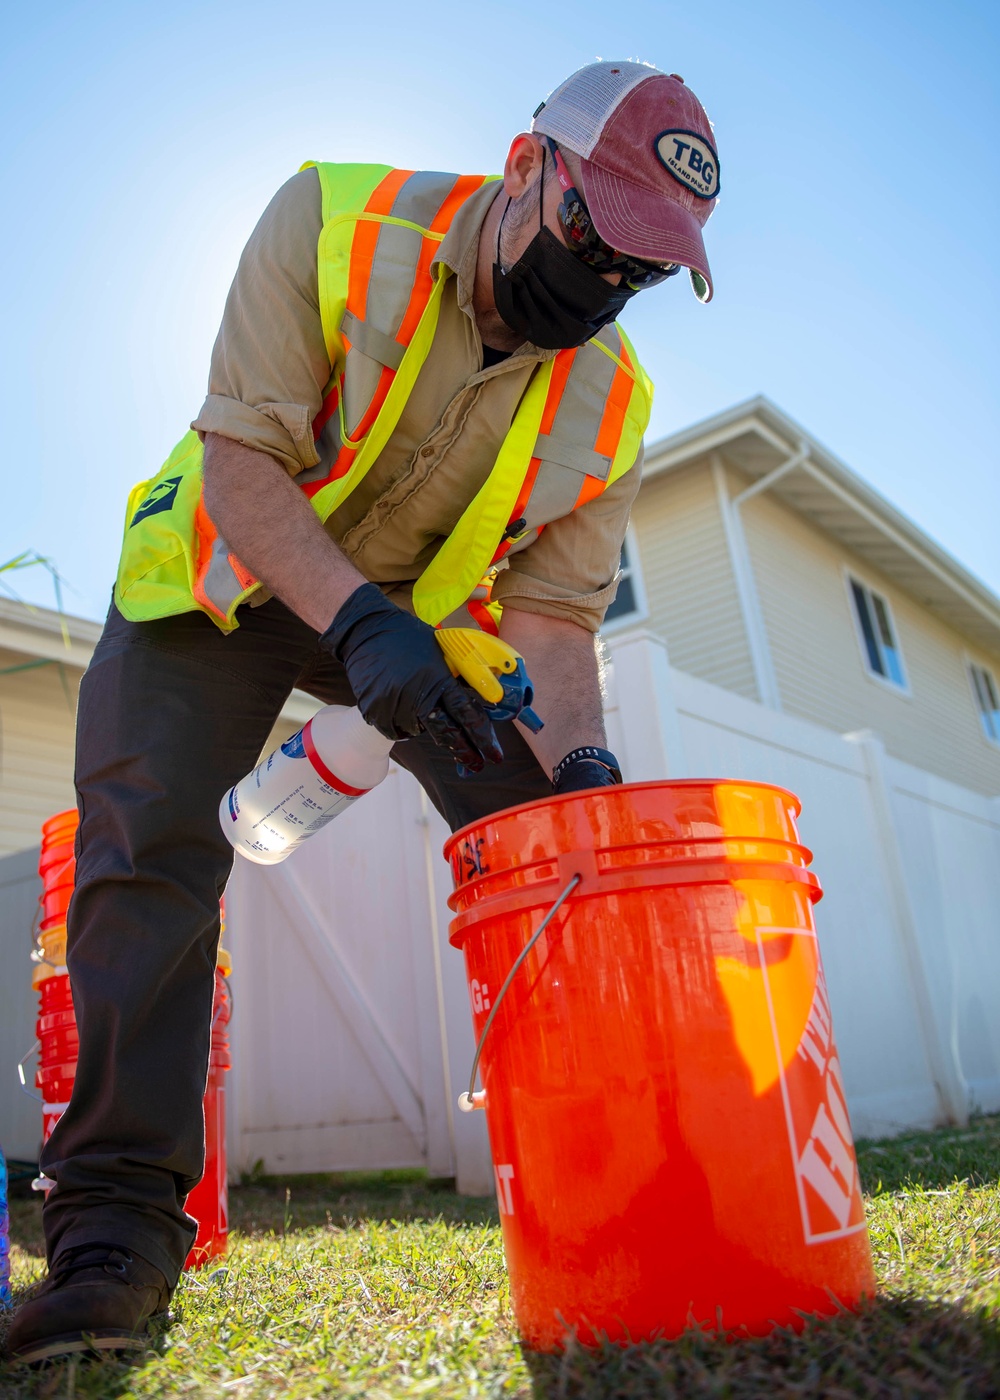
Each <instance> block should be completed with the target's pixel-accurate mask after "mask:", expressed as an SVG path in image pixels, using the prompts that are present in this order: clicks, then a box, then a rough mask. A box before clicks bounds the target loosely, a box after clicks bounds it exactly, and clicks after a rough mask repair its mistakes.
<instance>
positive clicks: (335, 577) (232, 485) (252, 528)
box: [205, 433, 366, 632]
mask: <svg viewBox="0 0 1000 1400" xmlns="http://www.w3.org/2000/svg"><path fill="white" fill-rule="evenodd" d="M205 504H206V506H207V507H208V513H209V515H210V516H211V517H212V522H213V524H214V525H215V527H216V529H217V530H218V532H219V534H220V535H221V536H222V538H223V539H224V540H225V542H226V544H227V545H228V546H229V548H230V549H231V550H232V552H233V553H234V554H235V555H236V557H237V559H239V561H240V563H241V564H243V565H244V566H245V567H246V568H248V569H249V570H250V571H251V573H252V574H254V576H255V577H256V578H259V579H260V581H261V582H262V583H264V584H266V586H267V587H268V588H269V589H271V591H272V592H273V593H275V594H277V596H278V597H279V598H280V599H281V601H282V602H283V603H285V604H286V605H287V606H288V607H290V608H291V609H292V611H293V612H295V613H297V614H298V615H299V617H301V618H302V620H303V622H306V623H308V624H309V626H310V627H315V629H316V631H317V632H324V631H325V630H326V628H327V627H328V626H329V625H330V623H331V622H332V620H333V618H334V616H335V614H336V612H337V610H338V609H339V608H340V606H341V604H342V603H344V602H346V600H347V599H348V598H349V597H350V595H351V594H352V593H353V592H354V590H355V589H356V588H360V586H361V585H362V584H363V583H364V582H365V581H366V580H365V578H364V575H363V574H361V573H359V571H358V570H357V569H356V568H355V567H354V565H353V564H352V563H351V561H350V560H349V559H348V558H347V556H346V555H345V554H344V553H343V552H342V551H341V550H340V549H339V548H338V547H337V545H336V544H335V543H334V541H333V540H332V539H331V538H330V536H329V535H328V534H327V533H326V531H325V530H324V529H323V526H322V524H321V523H320V521H319V518H318V517H317V515H316V512H315V511H314V510H313V508H312V506H311V505H310V504H309V501H308V500H307V499H306V497H305V496H304V495H303V494H302V492H301V491H300V490H299V488H298V487H297V486H296V485H295V483H294V482H293V481H292V479H291V477H290V476H289V475H288V473H287V472H286V471H285V470H284V468H283V467H281V466H280V465H279V464H278V463H277V462H276V461H275V460H274V458H273V457H269V456H268V455H267V453H266V452H256V451H254V449H253V448H251V447H244V446H243V444H242V443H239V442H233V441H232V439H230V438H225V437H220V436H219V435H218V434H217V433H207V434H206V436H205Z"/></svg>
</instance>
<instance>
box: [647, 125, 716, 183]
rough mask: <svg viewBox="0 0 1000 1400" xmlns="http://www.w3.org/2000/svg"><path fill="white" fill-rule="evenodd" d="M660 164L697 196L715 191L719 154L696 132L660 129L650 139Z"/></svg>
mask: <svg viewBox="0 0 1000 1400" xmlns="http://www.w3.org/2000/svg"><path fill="white" fill-rule="evenodd" d="M653 149H654V150H655V151H656V154H657V157H658V159H659V161H660V164H661V165H662V166H663V167H664V168H665V169H666V170H669V171H670V174H671V175H672V176H673V177H674V179H675V180H679V181H680V182H681V184H682V185H685V186H686V187H687V188H688V189H689V190H690V191H691V193H692V194H693V195H696V196H697V197H698V199H714V198H715V197H716V195H717V194H718V193H719V157H718V156H717V155H716V154H715V151H714V150H713V149H712V147H711V146H710V145H709V144H708V142H707V141H706V140H705V138H704V136H699V135H698V133H697V132H696V131H661V132H660V134H659V136H658V137H657V138H656V140H655V141H654V142H653Z"/></svg>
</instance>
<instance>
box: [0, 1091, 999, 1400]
mask: <svg viewBox="0 0 1000 1400" xmlns="http://www.w3.org/2000/svg"><path fill="white" fill-rule="evenodd" d="M858 1158H859V1162H860V1164H861V1171H862V1176H863V1179H864V1182H865V1187H866V1197H867V1202H868V1219H869V1224H870V1229H871V1237H872V1246H873V1249H874V1253H875V1261H876V1270H877V1273H878V1278H879V1296H878V1298H877V1300H876V1301H874V1302H873V1303H872V1304H870V1305H869V1306H868V1307H867V1308H866V1310H865V1311H864V1312H863V1313H862V1314H861V1315H859V1316H854V1315H846V1314H845V1315H842V1316H838V1317H836V1318H834V1319H833V1320H832V1321H825V1322H816V1323H811V1324H809V1325H808V1326H807V1327H806V1329H805V1331H804V1332H803V1333H802V1334H795V1333H791V1332H780V1333H776V1334H772V1336H770V1337H768V1338H766V1339H763V1340H759V1341H734V1342H728V1343H727V1342H726V1340H725V1339H724V1338H720V1337H718V1336H716V1335H713V1334H688V1335H687V1336H685V1337H684V1338H683V1339H682V1340H680V1341H678V1342H673V1343H666V1342H660V1343H651V1344H648V1345H639V1346H633V1347H628V1348H618V1347H612V1348H607V1349H606V1350H604V1351H601V1352H584V1351H582V1350H579V1349H575V1350H570V1351H569V1352H567V1353H565V1354H564V1355H563V1356H561V1357H539V1356H533V1355H531V1354H530V1353H525V1352H523V1351H522V1350H521V1348H520V1347H519V1346H518V1341H517V1332H516V1329H515V1326H514V1321H513V1318H512V1315H511V1311H510V1304H509V1298H508V1292H507V1284H506V1278H505V1274H504V1265H503V1253H502V1249H501V1243H500V1230H499V1226H498V1222H497V1215H496V1210H495V1207H494V1204H493V1202H492V1201H489V1202H487V1201H480V1200H475V1199H471V1198H468V1197H461V1196H456V1195H454V1194H453V1193H451V1192H449V1191H445V1190H434V1189H432V1187H431V1186H429V1185H428V1184H427V1183H426V1182H425V1181H423V1180H421V1179H420V1178H419V1177H418V1176H416V1175H415V1174H409V1173H396V1174H394V1175H393V1174H388V1175H384V1176H380V1177H357V1176H352V1177H333V1176H325V1177H295V1178H292V1179H291V1180H290V1181H289V1182H287V1183H284V1182H277V1181H272V1180H269V1179H268V1180H262V1181H259V1182H252V1183H249V1184H247V1185H245V1186H243V1187H241V1188H239V1189H237V1190H235V1191H234V1192H233V1200H232V1209H233V1225H234V1231H233V1237H232V1248H231V1250H230V1255H229V1259H228V1261H227V1264H226V1266H225V1267H224V1268H218V1269H215V1270H213V1269H211V1268H209V1269H207V1270H204V1271H202V1272H201V1273H198V1274H194V1275H189V1276H187V1277H186V1278H185V1279H184V1282H183V1283H182V1285H181V1287H180V1288H179V1289H178V1292H177V1294H176V1296H175V1298H174V1302H173V1305H172V1308H171V1312H170V1315H169V1318H168V1319H167V1321H166V1324H165V1325H163V1326H162V1327H160V1328H159V1330H158V1332H157V1336H156V1340H155V1346H154V1348H153V1349H152V1350H151V1351H150V1352H149V1353H147V1354H146V1355H145V1356H144V1357H143V1358H142V1359H141V1360H140V1361H138V1362H135V1363H132V1364H129V1365H124V1364H120V1363H117V1362H99V1363H79V1362H78V1363H72V1362H71V1363H68V1364H65V1365H60V1366H55V1367H52V1368H50V1369H49V1370H47V1371H43V1372H39V1373H23V1372H22V1371H20V1370H19V1369H13V1368H7V1367H6V1366H4V1367H2V1368H0V1396H2V1397H3V1398H4V1400H8V1398H9V1400H21V1397H23V1400H29V1398H30V1400H35V1397H38V1398H39V1400H41V1398H42V1397H46V1398H48V1397H51V1400H62V1397H69V1398H70V1400H76V1398H77V1397H96V1396H122V1397H130V1396H136V1397H138V1396H164V1395H170V1396H173V1395H177V1396H191V1397H202V1396H233V1397H236V1398H237V1400H257V1398H259V1397H264V1396H288V1397H295V1398H296V1400H297V1397H304V1396H321V1395H337V1396H358V1397H360V1396H364V1397H366V1398H369V1400H380V1398H381V1397H418V1396H435V1397H438V1396H440V1397H463V1400H464V1398H465V1397H479V1396H483V1397H494V1396H496V1397H500V1396H521V1397H544V1398H545V1400H563V1397H566V1400H574V1398H575V1397H579V1398H580V1400H583V1397H594V1398H595V1400H596V1397H602V1400H603V1397H607V1400H611V1398H612V1397H615V1400H617V1397H622V1400H627V1398H628V1397H647V1396H648V1397H659V1396H663V1397H667V1396H678V1397H685V1400H687V1397H699V1396H706V1397H707V1396H711V1397H720V1398H721V1397H727V1400H728V1398H730V1397H731V1398H732V1400H744V1397H745V1398H746V1400H751V1397H753V1400H770V1397H789V1400H790V1397H793V1396H794V1397H823V1400H838V1397H847V1396H864V1397H873V1398H874V1400H883V1397H884V1398H885V1400H889V1397H893V1400H895V1397H899V1398H900V1400H911V1397H923V1396H948V1397H955V1400H958V1398H959V1397H977V1398H978V1397H1000V1331H998V1329H1000V1118H998V1117H993V1118H980V1119H978V1120H976V1121H975V1122H973V1123H972V1124H971V1125H970V1126H969V1127H968V1128H967V1129H963V1130H961V1131H958V1130H942V1131H939V1132H936V1133H921V1134H915V1135H911V1136H908V1137H905V1138H897V1139H895V1140H893V1141H891V1142H879V1143H862V1144H860V1145H859V1149H858ZM12 1207H13V1209H12V1234H13V1239H14V1242H15V1246H16V1247H15V1249H14V1252H13V1259H14V1271H15V1284H16V1286H18V1287H24V1286H26V1285H27V1284H29V1283H30V1282H31V1280H32V1279H33V1278H35V1277H37V1276H38V1274H39V1273H40V1271H41V1261H40V1232H39V1215H40V1211H39V1207H38V1203H37V1201H35V1200H15V1201H14V1202H12ZM3 1325H4V1324H2V1323H0V1327H2V1326H3Z"/></svg>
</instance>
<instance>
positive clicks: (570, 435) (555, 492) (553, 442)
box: [523, 326, 621, 531]
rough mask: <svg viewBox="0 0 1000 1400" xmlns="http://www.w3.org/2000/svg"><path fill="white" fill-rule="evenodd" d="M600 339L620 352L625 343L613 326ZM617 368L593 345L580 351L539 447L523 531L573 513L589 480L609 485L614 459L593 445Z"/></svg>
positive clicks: (535, 453) (541, 434) (541, 435)
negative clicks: (591, 477)
mask: <svg viewBox="0 0 1000 1400" xmlns="http://www.w3.org/2000/svg"><path fill="white" fill-rule="evenodd" d="M609 333H610V334H609ZM601 339H602V340H603V341H604V343H605V345H607V346H609V348H611V349H613V350H614V351H615V353H616V354H618V353H620V349H621V341H620V339H619V337H618V334H617V332H615V330H614V327H613V326H612V327H608V328H607V329H606V330H604V331H602V332H601ZM616 370H617V365H616V364H615V362H614V361H613V360H611V359H609V357H608V356H607V355H605V354H604V353H603V351H601V350H598V349H597V348H596V347H595V346H593V345H590V344H587V345H584V346H582V347H581V348H580V349H579V350H578V351H577V352H576V356H575V358H574V360H573V367H572V369H571V370H570V372H569V378H568V379H567V381H566V387H565V389H564V390H563V395H562V398H561V399H560V401H559V408H558V409H557V410H556V416H555V418H554V420H553V422H552V427H551V429H550V431H549V432H548V433H540V434H539V436H538V440H537V442H536V443H535V451H534V454H533V455H534V456H536V457H539V458H540V459H541V464H540V466H539V468H538V475H537V477H536V478H535V484H534V486H533V487H532V488H531V495H530V496H529V497H528V502H527V505H526V506H525V508H524V512H523V514H524V520H525V526H524V529H525V531H527V530H537V529H538V528H539V527H540V526H542V525H547V524H548V523H549V522H550V521H552V520H559V519H561V518H562V517H563V516H564V515H569V513H570V511H571V510H572V509H573V507H574V506H575V505H576V503H577V500H578V498H579V495H580V491H581V490H582V489H583V484H584V478H585V477H587V476H595V477H597V478H598V480H599V481H607V479H608V474H609V472H610V471H611V459H610V458H609V457H604V456H601V455H599V454H598V453H597V452H596V451H595V450H594V444H595V443H596V441H597V434H598V433H599V432H600V428H601V420H602V418H603V417H604V403H605V400H606V399H607V396H608V393H609V391H610V389H611V382H612V380H613V379H614V377H615V371H616Z"/></svg>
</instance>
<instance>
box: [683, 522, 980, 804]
mask: <svg viewBox="0 0 1000 1400" xmlns="http://www.w3.org/2000/svg"><path fill="white" fill-rule="evenodd" d="M743 514H744V525H745V529H746V534H747V540H748V544H749V547H750V553H751V557H752V560H753V567H754V574H755V577H756V580H757V589H758V593H759V596H760V601H761V607H762V609H763V612H764V618H765V621H766V625H767V631H768V637H769V640H770V645H771V653H772V657H773V660H774V668H775V672H776V674H777V678H778V686H779V689H780V692H781V700H782V706H783V708H784V709H785V710H787V711H788V712H789V713H790V714H794V715H801V716H802V717H803V718H806V719H811V720H815V721H817V722H818V723H820V724H823V725H826V726H827V727H828V728H830V729H833V730H836V731H837V732H838V733H847V732H849V731H851V730H857V729H874V730H876V731H877V733H879V734H880V735H881V736H882V738H883V740H884V742H885V746H886V749H887V750H888V752H889V753H890V754H892V755H893V756H894V757H896V758H899V759H902V760H903V761H904V762H907V763H912V764H915V765H916V766H917V767H920V768H924V769H926V770H928V771H929V772H931V773H936V774H938V775H940V776H941V777H943V778H948V779H950V780H951V781H952V782H956V783H960V784H961V785H962V786H964V787H967V788H971V789H972V790H973V791H976V792H984V793H989V794H994V793H1000V748H998V747H997V746H996V745H995V744H991V743H989V741H988V740H987V739H986V738H985V737H984V735H983V732H982V728H981V726H980V723H979V718H978V715H977V712H976V709H975V706H974V703H973V697H972V692H971V689H970V686H969V680H968V675H967V662H966V653H967V651H968V647H967V644H966V643H965V641H964V639H963V638H962V637H961V636H959V635H958V634H957V633H955V632H953V631H952V630H951V629H950V628H948V627H947V626H946V625H945V624H944V623H942V622H939V621H938V620H937V618H936V617H934V616H933V614H931V613H929V612H927V610H926V609H925V608H923V607H921V606H920V604H919V603H918V602H917V601H915V600H914V599H913V598H911V597H909V596H908V595H907V594H906V593H904V592H903V591H902V590H901V589H899V588H898V587H897V586H896V585H895V584H893V583H891V582H889V581H888V580H887V579H885V578H883V577H881V576H880V575H879V574H878V572H877V571H876V570H874V569H872V568H871V567H870V566H869V565H867V564H865V563H864V562H863V561H862V560H860V559H856V558H854V557H853V556H852V555H851V554H850V553H849V551H847V550H846V549H845V548H844V547H843V546H842V545H840V544H838V543H837V542H836V541H834V540H832V539H830V538H829V536H827V535H825V534H824V533H823V532H822V531H820V530H818V529H817V528H816V527H815V526H813V525H811V524H810V523H809V522H808V521H807V520H805V519H803V517H802V516H800V515H798V514H797V513H796V512H794V511H792V510H790V509H789V508H787V507H786V506H784V505H782V503H781V502H780V501H778V500H776V499H775V498H774V497H772V496H768V495H761V496H758V497H756V498H754V499H753V500H751V501H748V502H747V504H746V505H745V506H744V508H743ZM845 569H846V570H849V571H850V572H852V573H854V574H855V575H856V576H857V577H859V578H860V579H861V580H862V581H864V582H866V583H868V584H870V585H871V587H873V588H874V589H875V590H876V591H877V592H879V593H881V594H882V595H883V597H885V598H886V599H887V600H888V602H889V606H890V608H891V610H892V617H893V621H894V623H895V628H896V634H897V638H898V641H899V644H900V648H901V651H902V655H903V664H904V667H905V670H906V677H907V680H908V682H909V691H908V693H906V694H904V693H901V692H899V691H898V690H895V689H894V688H892V687H890V686H888V685H886V684H883V683H882V682H880V681H878V680H875V679H873V678H872V677H871V676H870V675H869V674H868V672H867V670H866V668H865V664H864V661H863V659H862V655H861V650H860V647H859V644H858V637H857V632H856V629H855V625H854V618H853V615H852V612H851V606H850V600H849V597H848V592H847V586H846V583H845ZM980 657H981V653H976V659H977V660H979V659H980ZM677 664H678V665H679V664H680V662H679V661H678V662H677ZM981 664H987V665H989V666H990V668H991V669H992V670H993V671H994V674H996V673H997V672H998V670H1000V661H998V659H997V658H989V657H982V659H981Z"/></svg>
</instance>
